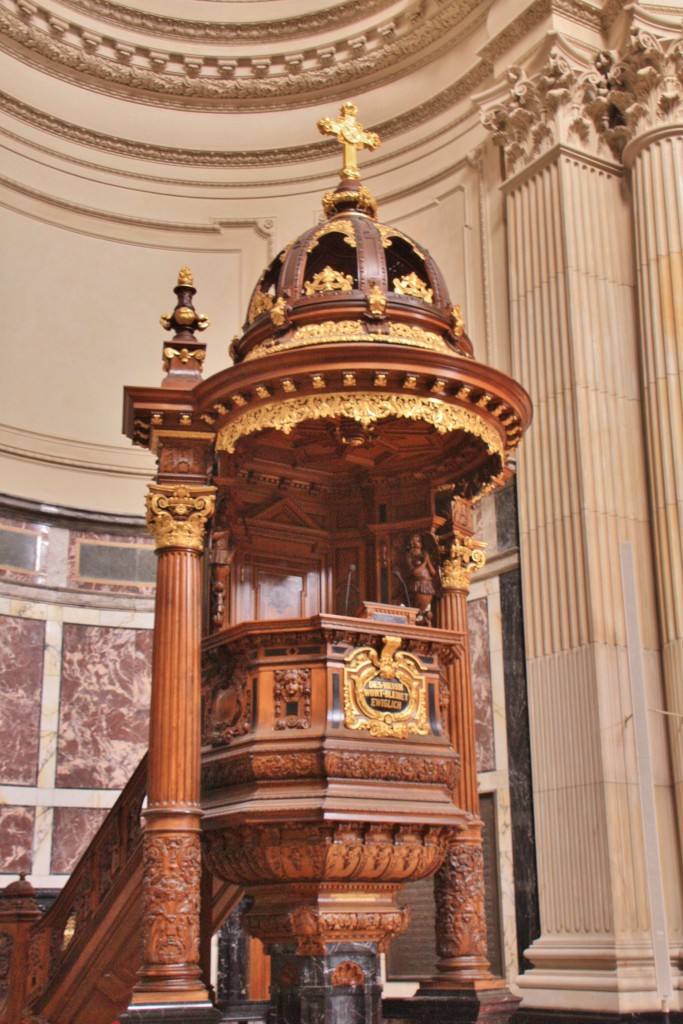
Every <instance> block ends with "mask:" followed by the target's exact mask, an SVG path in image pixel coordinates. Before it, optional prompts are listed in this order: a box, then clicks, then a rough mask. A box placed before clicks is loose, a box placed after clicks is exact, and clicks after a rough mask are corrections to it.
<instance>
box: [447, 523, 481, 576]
mask: <svg viewBox="0 0 683 1024" xmlns="http://www.w3.org/2000/svg"><path fill="white" fill-rule="evenodd" d="M485 547H486V545H485V544H484V543H483V542H482V541H478V540H475V539H474V537H470V536H469V535H468V534H465V533H456V534H454V535H453V539H452V541H451V544H450V551H449V552H448V553H447V555H446V557H445V558H444V560H443V561H442V563H441V586H442V587H443V589H444V590H469V589H470V576H471V575H472V573H473V572H474V571H475V570H476V569H481V568H482V567H483V566H484V565H485V564H486V554H485V552H484V548H485Z"/></svg>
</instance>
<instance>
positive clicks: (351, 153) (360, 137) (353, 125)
mask: <svg viewBox="0 0 683 1024" xmlns="http://www.w3.org/2000/svg"><path fill="white" fill-rule="evenodd" d="M357 113H358V107H357V106H356V105H355V103H351V102H349V100H347V101H346V102H345V103H342V105H341V117H338V118H337V120H336V121H334V120H333V119H332V118H331V117H322V118H321V119H320V120H319V121H318V128H319V130H320V132H321V133H322V134H323V135H334V136H336V138H337V140H338V141H339V143H340V144H341V145H342V147H343V149H344V166H343V167H342V169H341V171H340V173H339V177H340V178H341V179H342V180H344V179H350V180H351V181H357V180H358V179H359V178H360V172H359V170H358V159H357V154H358V150H359V149H377V147H378V146H379V135H378V134H377V132H366V131H365V129H364V128H363V125H362V124H361V123H360V121H357V120H356V114H357Z"/></svg>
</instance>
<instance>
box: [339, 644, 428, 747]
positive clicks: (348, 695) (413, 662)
mask: <svg viewBox="0 0 683 1024" xmlns="http://www.w3.org/2000/svg"><path fill="white" fill-rule="evenodd" d="M383 641H384V643H383V646H382V650H381V652H380V653H379V655H378V654H377V651H375V649H374V648H373V647H361V648H359V649H358V650H355V651H352V652H351V654H349V655H347V657H346V659H345V662H346V664H345V667H344V725H345V726H346V728H347V729H354V730H356V729H357V730H361V731H368V732H369V733H370V735H371V736H395V737H397V738H399V739H405V738H406V737H407V736H411V735H418V736H426V735H427V734H428V733H429V723H428V721H427V694H426V678H425V675H424V671H423V669H422V666H421V664H420V662H419V660H418V659H417V658H416V657H415V655H414V654H410V653H408V652H407V651H400V650H399V649H398V648H399V647H400V645H401V639H400V637H397V636H385V637H384V638H383Z"/></svg>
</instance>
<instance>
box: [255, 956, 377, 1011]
mask: <svg viewBox="0 0 683 1024" xmlns="http://www.w3.org/2000/svg"><path fill="white" fill-rule="evenodd" d="M270 954H271V957H272V967H271V978H272V982H271V1002H270V1011H269V1016H268V1024H380V1022H381V1019H382V1018H381V1012H382V988H381V985H380V984H379V982H378V966H379V964H378V955H377V944H376V943H374V942H339V943H329V944H328V945H327V947H326V950H325V952H324V953H321V954H313V955H303V956H302V955H299V954H297V952H296V946H295V945H294V944H289V943H287V944H285V943H282V944H280V943H276V944H274V945H273V946H271V947H270Z"/></svg>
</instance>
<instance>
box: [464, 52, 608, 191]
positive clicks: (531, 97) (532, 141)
mask: <svg viewBox="0 0 683 1024" xmlns="http://www.w3.org/2000/svg"><path fill="white" fill-rule="evenodd" d="M590 71H591V68H590V65H589V64H587V63H586V62H585V61H584V60H582V59H581V57H580V56H578V55H577V54H575V53H574V52H573V51H572V50H571V48H570V47H568V46H563V45H560V41H559V40H558V42H557V44H556V45H554V46H553V47H552V48H551V50H550V51H549V53H548V55H547V57H546V59H545V62H544V64H543V66H542V67H541V68H540V70H538V71H536V72H535V73H532V74H529V73H527V71H525V70H524V69H523V68H521V67H518V66H513V67H511V68H509V69H508V71H507V83H508V88H507V90H506V92H505V93H504V95H503V97H502V99H500V100H499V101H498V102H496V103H495V104H493V103H490V104H488V105H486V104H483V109H482V115H481V119H482V124H483V125H484V127H485V128H487V129H488V130H489V131H490V132H491V137H492V140H493V142H494V143H495V144H496V145H497V146H501V147H502V148H503V151H504V153H505V169H506V173H507V175H508V176H509V175H511V174H514V173H516V172H517V171H518V170H521V169H522V168H524V167H526V166H528V165H530V164H532V163H533V162H534V161H535V160H536V159H537V158H538V157H540V156H542V155H543V153H545V152H546V151H547V150H549V149H551V148H552V146H555V145H558V144H560V143H564V144H565V145H573V146H578V147H580V148H584V149H588V150H590V149H595V146H596V144H595V139H594V135H595V132H594V129H593V126H592V123H591V121H590V119H589V118H588V117H587V116H586V111H585V110H584V92H585V84H584V78H585V76H586V74H587V73H589V72H590Z"/></svg>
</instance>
